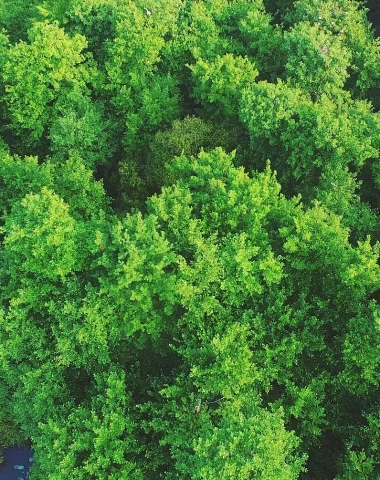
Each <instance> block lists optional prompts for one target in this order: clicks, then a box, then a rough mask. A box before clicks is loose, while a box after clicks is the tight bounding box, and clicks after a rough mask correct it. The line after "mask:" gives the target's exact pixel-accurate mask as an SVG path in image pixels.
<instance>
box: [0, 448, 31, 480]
mask: <svg viewBox="0 0 380 480" xmlns="http://www.w3.org/2000/svg"><path fill="white" fill-rule="evenodd" d="M4 457H5V462H4V463H2V464H1V465H0V480H28V479H29V468H30V466H31V465H32V462H33V458H32V457H33V451H32V449H31V448H30V447H11V448H7V449H6V450H5V452H4Z"/></svg>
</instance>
